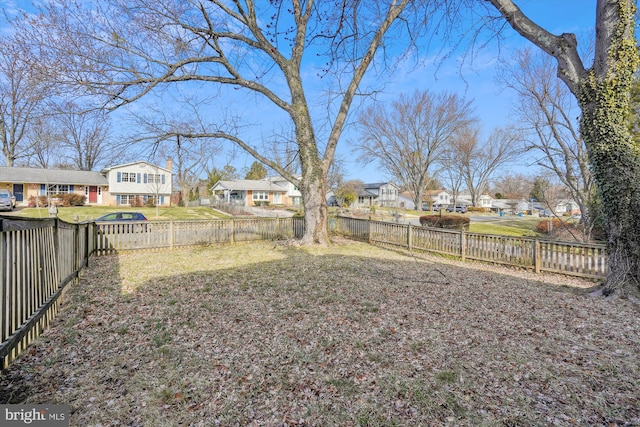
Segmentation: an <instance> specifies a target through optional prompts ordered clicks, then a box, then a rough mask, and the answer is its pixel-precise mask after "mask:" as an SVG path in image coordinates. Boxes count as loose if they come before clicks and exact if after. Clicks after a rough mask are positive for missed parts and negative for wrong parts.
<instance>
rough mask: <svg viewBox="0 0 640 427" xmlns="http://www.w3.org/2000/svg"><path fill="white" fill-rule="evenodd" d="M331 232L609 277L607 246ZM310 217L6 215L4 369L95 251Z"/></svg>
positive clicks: (271, 233)
mask: <svg viewBox="0 0 640 427" xmlns="http://www.w3.org/2000/svg"><path fill="white" fill-rule="evenodd" d="M329 226H330V231H331V232H332V233H334V234H340V235H343V236H345V237H348V238H352V239H356V240H361V241H365V242H369V243H371V244H385V245H394V246H402V247H406V248H408V249H409V250H420V251H431V252H437V253H442V254H449V255H455V256H459V257H461V258H462V259H475V260H481V261H488V262H494V263H503V264H509V265H516V266H521V267H526V268H530V269H532V270H534V271H536V272H540V271H551V272H557V273H563V274H567V275H573V276H583V277H593V278H603V277H605V276H606V273H607V256H606V252H605V247H604V246H603V245H586V244H579V243H560V242H550V241H543V240H537V239H527V238H519V237H505V236H489V235H482V234H478V233H467V232H459V231H451V230H441V229H432V228H426V227H417V226H411V225H404V224H395V223H388V222H381V221H369V220H362V219H355V218H346V217H337V218H331V219H330V220H329ZM303 232H304V220H303V218H280V219H272V218H259V219H238V220H232V219H229V220H212V221H162V222H160V221H158V222H154V221H148V222H144V223H126V222H122V223H109V224H107V223H101V224H95V223H93V222H88V223H80V224H71V223H66V222H64V221H60V220H56V219H45V220H28V219H16V218H15V217H11V218H7V217H3V218H0V272H1V276H0V292H1V295H2V303H1V304H0V328H1V329H0V343H1V344H0V369H4V368H5V367H6V366H8V364H9V363H10V362H11V361H12V360H13V359H15V357H16V356H17V355H18V354H19V353H20V352H21V351H22V350H23V349H24V348H26V346H27V345H28V344H29V342H31V341H32V340H33V339H35V338H36V337H37V336H38V335H39V334H40V332H41V331H42V330H43V329H44V328H45V327H46V326H47V325H48V324H49V322H50V321H51V320H52V319H53V318H54V317H55V315H56V314H57V312H58V309H59V305H60V297H61V296H62V295H63V293H64V291H65V289H66V287H67V285H68V284H69V283H71V282H73V281H76V280H77V278H78V275H79V272H80V271H81V270H82V269H83V268H84V267H86V266H87V265H88V263H89V257H90V256H91V255H93V254H96V255H106V254H113V253H118V252H122V251H133V250H166V249H172V248H175V247H181V246H193V245H209V244H216V243H234V242H242V241H254V240H281V239H295V238H300V237H301V236H302V235H303Z"/></svg>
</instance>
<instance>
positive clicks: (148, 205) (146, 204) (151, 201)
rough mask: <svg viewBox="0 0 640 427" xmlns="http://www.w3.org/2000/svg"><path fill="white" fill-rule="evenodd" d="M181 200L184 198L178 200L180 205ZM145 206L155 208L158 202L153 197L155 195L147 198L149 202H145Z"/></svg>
mask: <svg viewBox="0 0 640 427" xmlns="http://www.w3.org/2000/svg"><path fill="white" fill-rule="evenodd" d="M181 202H182V199H180V202H178V206H180V203H181ZM145 206H147V207H148V208H155V207H156V203H155V200H154V199H153V197H148V198H147V202H146V203H145ZM182 206H184V203H182Z"/></svg>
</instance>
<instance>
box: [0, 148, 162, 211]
mask: <svg viewBox="0 0 640 427" xmlns="http://www.w3.org/2000/svg"><path fill="white" fill-rule="evenodd" d="M171 168H172V161H171V159H169V160H167V167H166V168H163V167H160V166H156V165H153V164H151V163H148V162H143V161H140V162H134V163H127V164H123V165H117V166H113V167H109V168H105V169H103V170H101V171H100V172H95V171H79V170H63V169H41V168H25V167H0V189H7V190H10V191H12V192H13V194H14V195H15V197H16V204H17V205H18V206H28V204H29V201H30V200H31V201H34V200H36V199H38V198H39V197H40V196H46V197H52V196H55V195H59V194H68V193H72V194H81V195H84V196H86V202H85V203H86V204H87V205H96V206H124V205H127V206H129V205H131V204H132V203H134V202H142V203H146V202H147V201H148V200H149V199H150V198H151V199H152V200H154V202H155V203H156V204H157V205H160V206H169V205H170V203H171V197H170V196H171V191H172V185H171V184H172V177H171Z"/></svg>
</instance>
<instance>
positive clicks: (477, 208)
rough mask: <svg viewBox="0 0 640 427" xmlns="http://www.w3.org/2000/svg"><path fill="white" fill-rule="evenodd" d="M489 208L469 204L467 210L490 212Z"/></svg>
mask: <svg viewBox="0 0 640 427" xmlns="http://www.w3.org/2000/svg"><path fill="white" fill-rule="evenodd" d="M490 210H491V209H489V208H481V207H478V206H467V212H489V211H490Z"/></svg>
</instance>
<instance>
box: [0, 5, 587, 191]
mask: <svg viewBox="0 0 640 427" xmlns="http://www.w3.org/2000/svg"><path fill="white" fill-rule="evenodd" d="M29 3H31V2H30V1H28V0H0V7H2V9H3V10H4V11H5V12H7V13H9V14H12V13H14V11H15V10H17V9H19V8H21V7H25V6H27V5H28V4H29ZM517 4H518V5H519V6H520V8H521V9H522V10H523V11H524V12H525V13H527V14H528V15H529V16H530V17H531V18H532V19H533V20H534V21H535V22H537V23H538V24H539V25H541V26H542V27H544V28H546V29H547V30H549V31H551V32H552V33H554V34H560V33H563V32H573V33H576V34H577V35H578V37H579V40H581V43H580V44H582V45H586V44H588V40H587V39H588V37H589V36H590V35H591V31H592V28H593V26H594V24H595V4H596V0H519V1H517ZM505 34H506V35H507V38H506V39H505V41H504V43H503V44H502V46H501V49H500V52H498V49H497V46H489V47H487V48H485V49H484V50H483V51H482V52H481V53H480V55H479V56H478V57H476V58H475V60H474V61H473V63H472V64H471V66H468V65H465V67H464V68H461V67H460V65H459V63H458V61H459V59H460V58H459V57H455V56H454V57H452V58H451V59H450V60H447V61H444V62H441V63H439V64H438V65H435V64H433V63H429V62H428V61H425V62H424V65H422V66H419V67H417V66H416V65H415V63H407V64H406V67H404V66H403V65H401V66H399V67H398V68H397V69H396V72H395V73H394V75H393V76H392V77H391V78H389V80H388V81H387V82H386V84H385V85H384V87H383V91H382V93H381V94H380V95H379V96H378V99H382V100H385V99H388V100H392V99H394V98H395V97H396V96H397V95H399V94H400V93H402V92H405V93H410V92H413V91H414V90H415V89H426V90H429V91H434V92H437V91H448V92H455V93H457V94H459V95H464V96H465V97H466V98H467V99H473V101H474V105H475V107H476V115H477V116H478V117H479V118H480V120H481V123H482V126H483V129H484V131H485V133H486V134H489V133H490V132H491V130H492V129H493V128H494V127H497V126H505V125H508V124H509V123H511V118H510V110H511V108H510V106H511V105H512V102H513V101H512V98H511V94H509V93H507V92H504V91H502V90H501V88H500V87H498V86H497V85H496V83H495V82H494V76H495V72H496V64H497V62H498V59H501V60H503V61H504V60H506V61H508V60H509V53H510V52H512V51H513V50H515V49H518V48H522V47H525V46H527V45H530V44H529V42H527V41H526V40H524V39H523V38H522V37H520V36H519V35H517V34H516V33H515V32H513V31H511V30H510V29H507V30H506V33H505ZM423 54H425V55H428V54H429V53H428V52H424V53H423ZM230 92H231V93H233V91H230ZM221 104H224V106H225V108H230V109H233V106H235V107H236V108H235V109H236V110H237V111H244V112H247V111H251V110H253V113H254V116H255V115H268V116H271V115H273V119H271V117H270V120H272V121H279V118H280V117H281V116H280V115H278V114H277V113H275V112H272V111H270V112H266V111H264V110H261V109H259V105H258V103H256V102H254V99H253V98H252V97H251V96H243V97H241V98H238V97H237V94H236V95H235V96H234V97H233V98H230V99H226V100H220V99H219V100H217V101H216V102H215V103H214V104H212V105H211V111H212V113H210V114H212V115H215V114H219V110H220V108H218V107H219V106H220V105H221ZM138 108H141V107H138ZM256 109H257V110H256ZM124 114H126V112H124V111H123V112H120V113H116V114H114V116H115V117H117V116H118V115H124ZM263 129H264V130H263ZM270 132H271V130H268V129H266V128H265V127H264V125H262V126H253V133H254V135H253V138H255V140H260V139H262V138H263V137H264V136H265V135H269V134H270ZM357 137H358V136H357V133H355V132H354V128H353V127H349V128H348V129H347V130H346V131H345V134H344V135H343V138H342V139H341V141H340V144H339V147H338V153H339V156H340V157H342V158H344V159H345V160H346V170H347V178H348V179H361V180H363V181H365V182H376V181H386V180H388V179H389V177H388V176H386V175H385V173H384V172H383V171H381V170H379V168H378V167H377V165H375V164H370V165H367V166H363V165H361V164H359V163H357V162H356V161H355V157H356V155H355V154H354V153H352V151H351V149H350V141H353V140H354V139H357ZM234 153H235V154H230V153H229V152H226V153H223V154H221V155H220V156H219V157H218V159H217V161H216V166H219V167H221V166H223V165H224V164H225V163H226V162H227V161H229V159H232V161H231V163H232V164H233V165H234V166H235V167H236V168H237V169H238V170H240V171H241V170H242V169H244V168H247V167H248V166H249V165H250V164H251V163H252V162H253V161H254V159H253V158H252V157H250V156H248V155H246V154H244V153H242V152H240V151H239V150H234ZM526 163H527V161H526V159H525V160H524V161H523V162H521V163H520V164H519V165H514V166H513V169H514V170H515V171H518V172H520V171H524V172H526V173H533V171H532V170H531V169H527V168H526V167H525V165H526Z"/></svg>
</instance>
